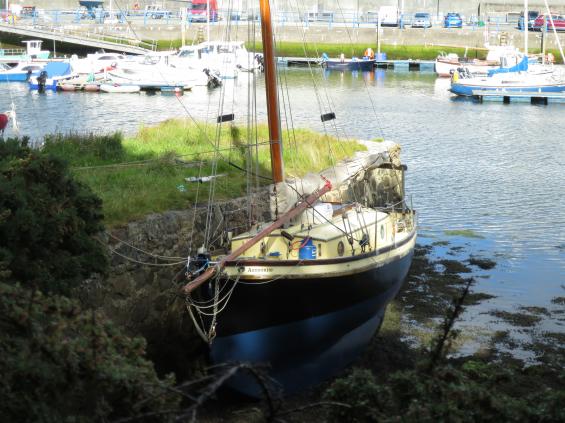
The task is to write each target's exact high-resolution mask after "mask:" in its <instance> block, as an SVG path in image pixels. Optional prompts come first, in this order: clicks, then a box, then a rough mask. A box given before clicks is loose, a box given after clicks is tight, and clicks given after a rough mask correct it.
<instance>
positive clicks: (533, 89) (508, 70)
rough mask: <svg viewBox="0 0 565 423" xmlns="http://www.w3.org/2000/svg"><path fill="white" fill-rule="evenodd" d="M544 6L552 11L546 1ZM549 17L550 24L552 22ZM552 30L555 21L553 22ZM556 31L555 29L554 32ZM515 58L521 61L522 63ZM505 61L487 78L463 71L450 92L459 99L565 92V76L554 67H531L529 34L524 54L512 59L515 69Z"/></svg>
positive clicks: (455, 74)
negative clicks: (461, 97) (494, 95)
mask: <svg viewBox="0 0 565 423" xmlns="http://www.w3.org/2000/svg"><path fill="white" fill-rule="evenodd" d="M545 5H546V8H547V10H548V11H549V6H548V4H547V0H545ZM524 16H528V1H527V0H525V1H524ZM551 19H552V18H551V15H550V20H551ZM551 25H552V26H553V21H551ZM554 31H555V28H554ZM556 39H557V43H558V45H559V50H560V51H561V56H562V57H565V56H563V49H562V48H561V43H560V41H559V38H558V37H557V36H556ZM516 57H520V59H519V60H517V59H516ZM505 59H508V57H502V58H501V64H502V66H501V67H500V68H497V69H491V70H489V71H488V74H487V75H486V76H477V75H474V74H473V73H471V72H470V71H469V70H468V69H466V68H460V69H458V70H457V71H455V72H454V73H453V74H452V76H451V88H450V91H451V92H452V93H454V94H457V95H459V96H481V95H488V94H500V95H504V94H529V95H532V94H536V95H544V94H548V93H552V94H553V93H563V92H565V74H563V71H562V70H561V69H557V68H555V67H554V66H553V64H552V63H549V64H546V63H542V64H538V63H535V62H534V63H532V60H531V59H530V58H529V57H528V31H526V32H525V35H524V54H522V55H519V56H515V55H513V56H512V59H514V60H516V61H515V63H514V64H513V66H505V63H504V61H505Z"/></svg>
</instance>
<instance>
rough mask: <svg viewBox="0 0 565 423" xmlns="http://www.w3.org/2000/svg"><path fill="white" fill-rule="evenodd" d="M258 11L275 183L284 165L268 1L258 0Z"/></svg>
mask: <svg viewBox="0 0 565 423" xmlns="http://www.w3.org/2000/svg"><path fill="white" fill-rule="evenodd" d="M259 9H260V11H261V38H262V39H263V60H264V64H265V88H266V91H267V115H268V123H269V141H270V143H271V171H272V174H273V181H274V182H275V183H277V182H283V181H284V165H283V159H282V142H281V141H282V140H281V123H280V116H279V99H278V92H277V66H276V63H275V47H274V43H273V27H272V23H271V6H270V5H269V0H259Z"/></svg>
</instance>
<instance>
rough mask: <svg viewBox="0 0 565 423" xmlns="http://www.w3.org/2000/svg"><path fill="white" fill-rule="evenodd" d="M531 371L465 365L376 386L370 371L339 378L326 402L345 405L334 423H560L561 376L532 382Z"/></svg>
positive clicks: (402, 374)
mask: <svg viewBox="0 0 565 423" xmlns="http://www.w3.org/2000/svg"><path fill="white" fill-rule="evenodd" d="M530 374H531V370H528V369H523V368H520V367H518V366H512V367H508V366H502V365H499V364H495V363H483V362H480V361H473V360H468V361H466V362H464V363H463V364H462V365H460V366H454V365H450V364H443V365H441V366H438V367H437V368H435V369H434V370H433V371H431V372H428V371H425V370H424V368H423V367H416V368H415V369H411V370H405V371H397V372H394V373H392V374H391V375H389V376H388V377H387V378H386V380H382V381H377V380H376V379H375V377H374V376H373V375H372V374H371V372H370V371H368V370H354V371H353V372H352V373H351V374H350V375H348V376H346V377H344V378H341V379H337V380H336V381H335V382H334V383H333V384H332V385H331V386H330V387H329V388H328V389H327V390H326V392H325V395H324V396H325V399H326V400H329V401H337V402H341V403H345V404H349V405H350V406H351V409H345V408H341V407H336V408H332V409H330V411H329V414H328V419H329V420H330V421H335V422H374V421H379V422H398V421H403V422H414V423H416V422H418V423H420V422H430V423H431V422H438V421H453V422H508V421H548V422H558V421H564V419H565V409H563V407H562V406H560V404H561V405H562V404H563V401H564V400H565V390H564V389H563V388H556V386H562V384H561V385H560V382H559V381H561V382H563V380H564V378H563V376H564V374H563V370H561V372H560V373H554V374H551V375H545V376H546V377H545V378H542V377H537V378H530Z"/></svg>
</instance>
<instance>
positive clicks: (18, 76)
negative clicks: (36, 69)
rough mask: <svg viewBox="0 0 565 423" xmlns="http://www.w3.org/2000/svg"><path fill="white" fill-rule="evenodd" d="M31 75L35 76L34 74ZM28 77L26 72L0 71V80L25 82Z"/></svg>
mask: <svg viewBox="0 0 565 423" xmlns="http://www.w3.org/2000/svg"><path fill="white" fill-rule="evenodd" d="M33 76H37V75H36V74H34V75H33ZM28 78H29V75H28V73H27V72H20V73H0V82H25V81H27V80H28Z"/></svg>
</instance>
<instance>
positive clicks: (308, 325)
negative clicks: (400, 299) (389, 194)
mask: <svg viewBox="0 0 565 423" xmlns="http://www.w3.org/2000/svg"><path fill="white" fill-rule="evenodd" d="M412 254H413V249H411V250H410V251H409V253H408V254H406V255H404V256H403V257H398V258H397V259H395V260H393V261H391V262H389V263H386V264H384V265H382V266H380V267H376V268H372V269H370V270H367V271H364V272H362V273H359V274H354V275H349V276H342V277H325V278H314V279H301V280H297V279H280V280H277V281H274V282H271V283H269V284H264V285H258V286H257V285H255V286H254V285H253V284H239V285H238V286H237V287H236V289H235V291H234V293H233V295H232V298H231V299H230V303H229V305H228V307H227V308H226V310H225V311H224V312H223V313H221V314H220V315H219V316H218V326H217V331H218V335H217V337H216V338H215V339H214V342H213V343H212V346H211V358H212V361H213V362H214V363H216V364H219V363H226V362H250V363H256V364H260V363H263V364H268V365H270V368H271V372H270V375H271V376H272V377H273V378H274V379H275V380H277V381H278V382H279V383H280V384H281V385H282V387H283V389H284V392H285V393H286V394H290V393H293V392H297V391H300V390H303V389H305V388H307V387H309V386H313V385H316V384H318V383H320V382H322V381H323V380H326V379H328V378H330V377H331V376H333V375H335V374H336V373H337V372H339V371H340V370H341V369H343V368H344V367H345V366H346V365H348V364H349V363H351V362H352V361H353V360H354V359H355V358H356V357H358V355H359V354H360V353H361V352H362V351H363V349H364V347H365V346H366V345H367V344H368V343H369V341H370V340H371V338H372V336H373V335H374V334H375V331H376V330H377V329H378V327H379V326H380V324H381V322H382V319H383V316H384V312H385V309H386V306H387V304H388V303H389V302H390V301H391V300H392V299H393V298H394V297H395V295H396V294H397V293H398V290H399V289H400V287H401V285H402V282H403V280H404V278H405V277H406V274H407V273H408V269H409V267H410V263H411V261H412ZM228 385H229V386H230V387H232V388H234V389H235V390H237V391H239V392H241V393H244V394H246V395H250V396H260V395H261V389H260V387H259V385H258V384H257V383H256V382H255V380H254V379H252V378H251V377H250V376H248V375H244V374H241V375H238V376H236V377H235V378H233V379H231V380H230V381H229V382H228Z"/></svg>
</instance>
